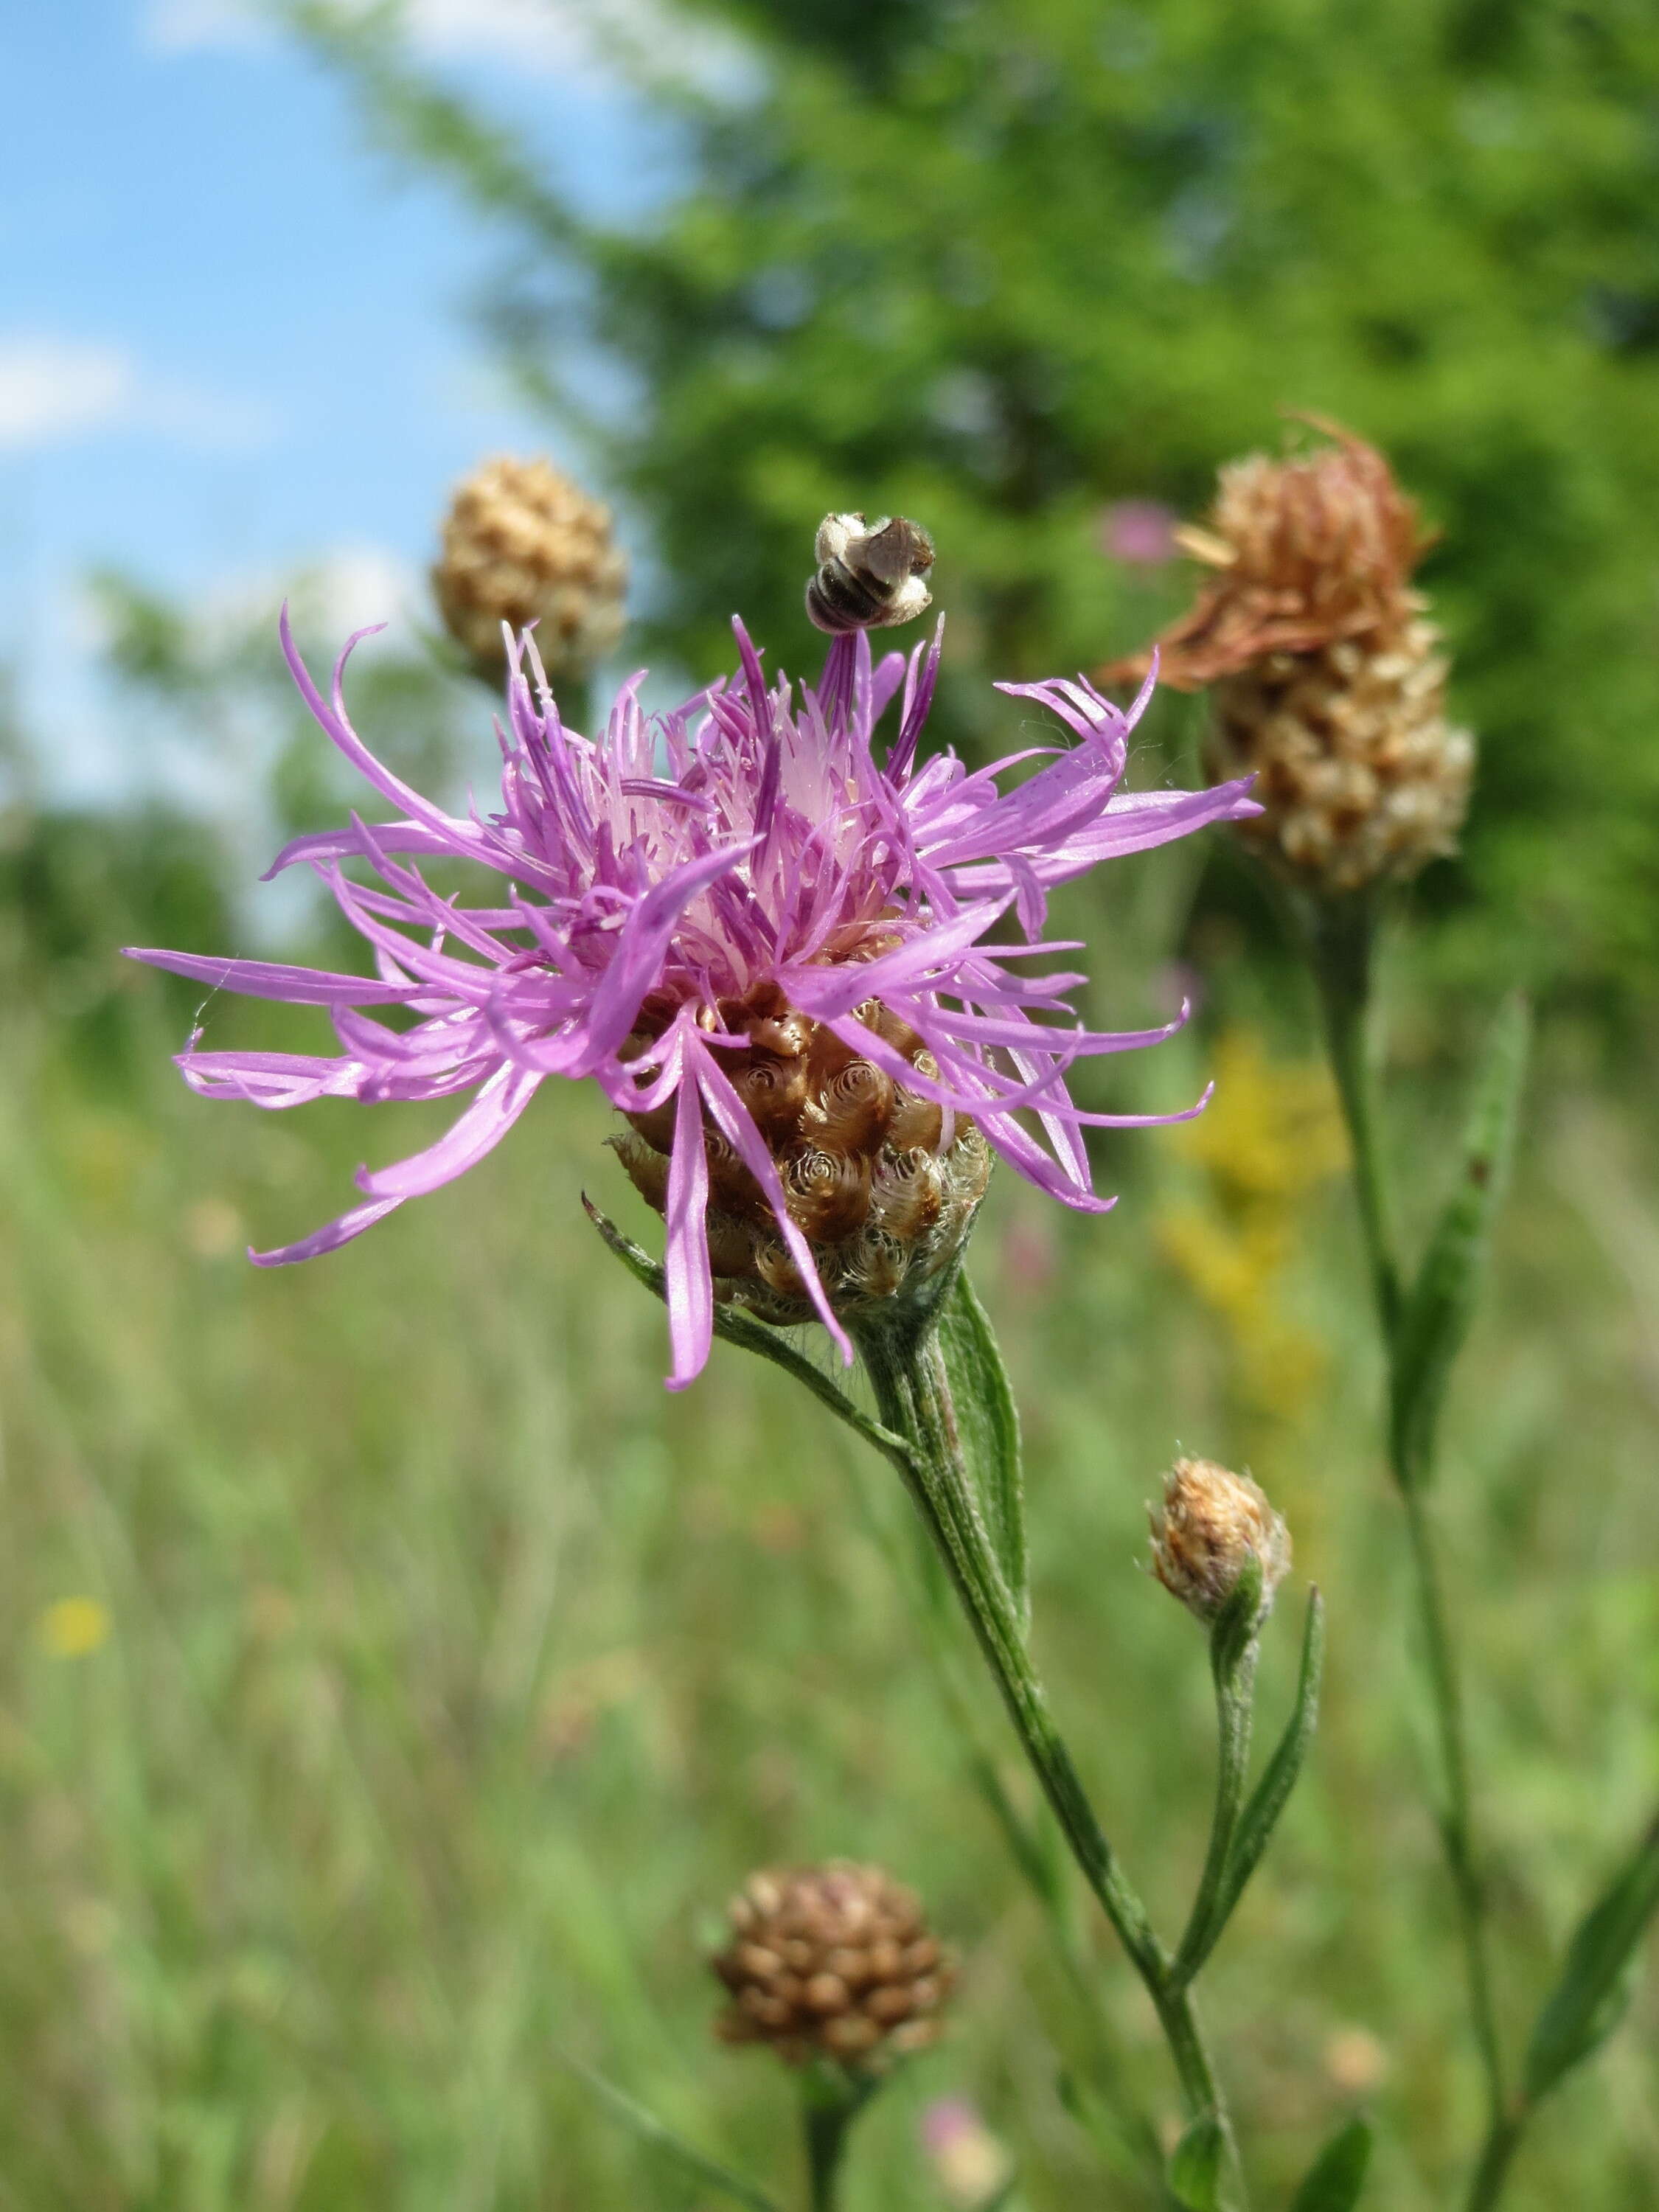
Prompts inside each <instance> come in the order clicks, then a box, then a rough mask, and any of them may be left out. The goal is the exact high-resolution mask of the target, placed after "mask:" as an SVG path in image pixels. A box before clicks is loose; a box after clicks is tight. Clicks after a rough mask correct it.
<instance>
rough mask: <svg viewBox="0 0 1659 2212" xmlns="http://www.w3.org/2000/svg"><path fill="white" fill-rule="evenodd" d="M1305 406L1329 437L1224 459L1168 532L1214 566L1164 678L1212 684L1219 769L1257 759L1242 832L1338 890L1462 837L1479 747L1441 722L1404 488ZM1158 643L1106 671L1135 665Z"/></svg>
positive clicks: (1270, 856)
mask: <svg viewBox="0 0 1659 2212" xmlns="http://www.w3.org/2000/svg"><path fill="white" fill-rule="evenodd" d="M1308 419H1309V420H1310V421H1311V422H1314V423H1315V427H1316V428H1319V429H1322V430H1323V431H1325V432H1326V433H1327V434H1328V436H1329V438H1330V440H1331V441H1332V442H1331V443H1330V444H1328V445H1325V446H1322V447H1319V448H1318V449H1317V450H1316V451H1315V452H1312V453H1303V454H1296V455H1291V456H1290V457H1288V458H1286V459H1279V460H1273V459H1268V458H1267V456H1266V455H1264V454H1261V453H1255V454H1252V455H1250V456H1249V458H1248V459H1244V460H1242V461H1235V462H1232V463H1231V464H1230V465H1228V466H1227V467H1225V468H1224V469H1223V470H1222V471H1221V478H1220V488H1219V490H1218V495H1217V498H1216V501H1215V505H1214V507H1212V510H1211V512H1210V513H1209V514H1208V515H1207V516H1206V519H1205V520H1204V522H1203V524H1202V525H1201V526H1198V527H1196V528H1188V529H1186V530H1183V531H1182V532H1178V533H1177V535H1178V537H1179V539H1180V542H1181V544H1182V546H1183V548H1184V550H1186V551H1188V553H1190V554H1191V555H1192V556H1194V558H1195V559H1197V560H1199V561H1201V562H1204V563H1205V564H1206V567H1208V568H1211V569H1212V570H1213V571H1214V574H1212V577H1211V579H1210V580H1209V581H1208V582H1207V583H1206V584H1205V586H1203V588H1202V590H1201V591H1200V593H1199V596H1198V598H1197V599H1196V601H1195V602H1194V605H1192V607H1190V608H1189V609H1188V611H1187V613H1186V614H1184V615H1182V617H1180V619H1179V620H1178V621H1176V622H1175V623H1172V624H1171V625H1170V628H1169V629H1167V630H1165V631H1164V633H1163V635H1161V636H1160V637H1159V638H1158V641H1157V645H1158V656H1159V673H1160V676H1161V678H1162V680H1163V681H1164V682H1165V683H1167V684H1170V685H1172V686H1173V687H1174V688H1175V689H1176V690H1182V691H1191V690H1200V689H1201V688H1203V687H1205V686H1209V687H1210V689H1211V696H1212V706H1213V708H1214V723H1213V727H1212V735H1211V739H1210V743H1209V746H1208V750H1207V759H1206V766H1207V767H1208V769H1209V771H1210V774H1211V776H1212V780H1214V781H1217V782H1220V781H1225V780H1226V779H1228V778H1231V777H1233V776H1237V775H1248V774H1250V773H1254V774H1255V779H1256V781H1255V789H1254V792H1253V794H1252V795H1253V796H1254V797H1255V799H1259V800H1260V801H1261V805H1262V808H1263V811H1262V812H1261V814H1260V815H1258V816H1255V817H1253V818H1252V819H1250V820H1249V821H1246V822H1241V823H1238V824H1237V835H1238V836H1241V837H1243V839H1244V840H1245V841H1246V842H1247V843H1249V845H1250V846H1251V847H1252V848H1253V849H1255V851H1257V852H1258V853H1260V854H1261V855H1262V856H1263V857H1264V858H1265V859H1267V860H1269V861H1271V862H1272V863H1273V865H1274V866H1276V867H1278V868H1279V871H1280V872H1282V873H1285V874H1287V875H1288V876H1290V877H1291V879H1292V880H1297V881H1301V882H1303V883H1305V884H1309V885H1310V887H1312V888H1314V889H1316V890H1320V891H1323V892H1328V893H1340V892H1345V891H1352V890H1360V889H1361V888H1363V887H1364V885H1365V884H1370V883H1374V882H1376V881H1379V880H1382V879H1384V878H1404V877H1407V876H1412V875H1414V874H1416V873H1417V872H1418V871H1419V869H1420V868H1422V867H1423V866H1425V864H1426V862H1428V861H1429V860H1432V859H1434V858H1435V857H1436V856H1437V854H1444V853H1449V852H1452V851H1454V850H1455V848H1456V841H1457V832H1458V830H1459V829H1460V828H1461V826H1462V820H1463V817H1464V814H1465V812H1466V811H1467V810H1468V794H1469V784H1470V779H1471V776H1472V773H1473V769H1474V741H1473V739H1472V738H1470V737H1469V735H1468V732H1467V731H1462V730H1455V729H1452V728H1450V727H1449V726H1448V723H1447V720H1446V702H1445V687H1446V672H1447V665H1446V662H1445V659H1444V658H1443V656H1442V654H1441V653H1440V652H1439V633H1438V631H1437V629H1435V627H1434V625H1433V624H1432V623H1430V622H1429V621H1427V620H1426V619H1425V616H1424V605H1425V602H1424V600H1423V599H1422V598H1421V596H1420V595H1419V593H1418V592H1414V591H1413V589H1412V588H1411V576H1412V572H1413V569H1414V568H1415V567H1416V565H1417V562H1419V559H1420V558H1421V556H1422V555H1423V553H1424V552H1425V550H1426V549H1427V547H1428V545H1429V544H1430V543H1431V539H1430V538H1429V537H1428V536H1427V535H1426V534H1425V532H1423V531H1422V529H1421V527H1420V526H1419V518H1418V513H1417V509H1416V507H1415V505H1414V504H1413V501H1410V500H1409V499H1407V496H1406V495H1405V494H1404V493H1403V492H1402V491H1401V489H1400V486H1399V485H1398V484H1397V483H1395V478H1394V476H1393V473H1392V471H1390V469H1389V465H1388V462H1387V461H1386V460H1385V459H1383V455H1382V454H1381V453H1378V452H1377V450H1376V447H1373V446H1368V445H1366V444H1365V443H1364V441H1363V440H1361V439H1358V438H1356V437H1354V436H1353V435H1352V434H1351V433H1350V432H1348V431H1346V430H1344V429H1341V428H1340V427H1339V426H1337V425H1335V424H1334V423H1325V422H1319V421H1318V420H1317V418H1314V417H1310V418H1308ZM1151 659H1152V655H1151V652H1150V651H1148V652H1146V653H1139V654H1136V655H1133V657H1132V658H1130V659H1127V660H1123V661H1119V662H1116V663H1115V664H1114V665H1112V666H1111V667H1110V668H1109V669H1107V670H1106V671H1104V675H1105V677H1106V678H1108V679H1109V680H1112V681H1116V682H1127V681H1128V680H1130V679H1132V678H1133V679H1138V678H1139V677H1140V676H1143V675H1144V674H1145V673H1146V669H1147V667H1148V666H1149V665H1150V663H1151Z"/></svg>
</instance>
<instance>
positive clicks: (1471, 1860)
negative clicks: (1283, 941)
mask: <svg viewBox="0 0 1659 2212" xmlns="http://www.w3.org/2000/svg"><path fill="white" fill-rule="evenodd" d="M1375 933H1376V915H1375V911H1374V909H1373V908H1372V907H1371V906H1370V903H1369V902H1368V901H1367V900H1366V899H1364V897H1363V896H1361V897H1359V898H1356V899H1353V900H1350V901H1346V902H1340V903H1338V902H1333V903H1332V904H1329V905H1327V906H1325V907H1323V908H1321V909H1320V911H1319V913H1318V915H1317V916H1316V918H1314V919H1313V920H1311V921H1308V922H1307V923H1306V925H1305V930H1304V936H1305V941H1306V943H1307V944H1308V946H1309V949H1310V957H1311V960H1312V965H1313V970H1314V976H1315V980H1316V982H1317V984H1318V987H1319V1000H1320V1009H1321V1012H1322V1017H1323V1020H1324V1028H1325V1041H1326V1045H1327V1048H1328V1051H1329V1054H1330V1060H1331V1069H1332V1073H1333V1074H1334V1077H1335V1079H1336V1086H1337V1091H1338V1094H1339V1096H1340V1099H1341V1102H1342V1111H1343V1115H1344V1119H1345V1120H1346V1124H1347V1130H1348V1140H1349V1144H1350V1146H1351V1148H1352V1153H1353V1176H1354V1190H1355V1195H1356V1197H1357V1198H1358V1206H1359V1218H1360V1225H1361V1228H1362V1230H1363V1231H1364V1241H1365V1254H1366V1260H1367V1262H1368V1265H1369V1267H1370V1277H1371V1288H1372V1295H1373V1297H1374V1300H1375V1303H1376V1316H1377V1324H1378V1328H1379V1330H1380V1332H1381V1334H1382V1338H1383V1357H1384V1359H1385V1361H1386V1363H1387V1367H1388V1374H1389V1401H1390V1403H1392V1402H1393V1399H1394V1396H1395V1390H1396V1388H1397V1375H1396V1361H1397V1354H1398V1348H1399V1323H1400V1313H1401V1276H1400V1269H1399V1266H1398V1263H1397V1261H1396V1260H1395V1251H1394V1243H1393V1236H1392V1231H1391V1229H1390V1225H1389V1195H1388V1182H1387V1175H1386V1170H1385V1167H1384V1163H1383V1148H1382V1142H1381V1136H1380V1126H1379V1116H1378V1112H1377V1104H1376V1085H1375V1080H1374V1076H1373V1073H1372V1057H1371V1051H1370V1000H1371V946H1372V940H1373V939H1374V936H1375ZM1390 1466H1391V1470H1392V1473H1393V1474H1394V1478H1395V1485H1396V1486H1397V1488H1398V1490H1399V1492H1400V1496H1401V1501H1402V1503H1403V1504H1404V1506H1405V1509H1406V1522H1407V1534H1408V1538H1409V1544H1408V1550H1409V1556H1410V1559H1411V1567H1412V1583H1413V1599H1414V1602H1415V1605H1416V1609H1417V1615H1418V1620H1419V1626H1420V1630H1421V1633H1422V1638H1423V1647H1424V1653H1425V1661H1426V1665H1427V1670H1428V1680H1429V1692H1430V1696H1429V1702H1430V1708H1431V1715H1432V1718H1433V1723H1434V1730H1435V1738H1436V1746H1437V1756H1438V1760H1439V1765H1440V1779H1441V1801H1442V1802H1441V1809H1440V1813H1439V1818H1438V1823H1437V1825H1438V1826H1439V1830H1440V1837H1441V1843H1442V1847H1443V1850H1444V1852H1445V1857H1446V1864H1447V1869H1448V1871H1449V1874H1450V1876H1451V1882H1452V1892H1453V1897H1454V1899H1455V1905H1456V1911H1457V1920H1458V1931H1459V1935H1460V1937H1461V1940H1462V1949H1463V1962H1464V1973H1465V1978H1466V1980H1467V1983H1468V1999H1469V2011H1470V2016H1471V2020H1472V2022H1473V2027H1474V2039H1475V2044H1476V2046H1477V2049H1478V2051H1479V2053H1480V2065H1481V2070H1482V2073H1483V2075H1484V2076H1485V2080H1486V2099H1487V2105H1488V2109H1489V2114H1490V2125H1491V2130H1492V2135H1491V2136H1490V2138H1489V2143H1488V2148H1489V2152H1490V2151H1491V2147H1492V2143H1494V2142H1497V2141H1498V2139H1499V2137H1500V2136H1504V2131H1505V2130H1506V2129H1507V2128H1508V2127H1509V2126H1510V2124H1511V2123H1510V2118H1509V2106H1508V2103H1507V2098H1506V2092H1505V2087H1504V2060H1503V2050H1502V2045H1501V2043H1500V2041H1499V2038H1498V2016H1497V2007H1496V2004H1495V2002H1494V1998H1493V1993H1492V1960H1491V1954H1490V1946H1489V1943H1488V1939H1487V1931H1486V1897H1485V1892H1484V1888H1483V1885H1482V1883H1481V1881H1480V1869H1479V1854H1478V1852H1477V1850H1476V1846H1475V1842H1474V1818H1473V1813H1472V1801H1471V1793H1470V1789H1469V1768H1468V1743H1467V1737H1466V1732H1465V1729H1464V1723H1463V1698H1462V1683H1461V1680H1460V1676H1459V1671H1458V1664H1457V1656H1456V1651H1455V1647H1454V1645H1453V1642H1452V1637H1451V1627H1450V1623H1449V1619H1448V1616H1447V1613H1446V1607H1445V1602H1444V1599H1443V1595H1442V1591H1441V1583H1440V1572H1439V1566H1438V1562H1437V1559H1436V1555H1435V1549H1434V1532H1433V1529H1432V1528H1431V1525H1430V1523H1429V1520H1428V1516H1427V1515H1426V1513H1425V1510H1424V1506H1423V1498H1422V1492H1423V1488H1424V1486H1425V1484H1426V1481H1427V1478H1428V1476H1429V1474H1430V1472H1431V1470H1430V1468H1428V1467H1427V1466H1423V1465H1419V1466H1418V1467H1416V1468H1407V1467H1404V1466H1401V1464H1400V1463H1399V1462H1398V1461H1397V1460H1396V1459H1395V1457H1394V1455H1393V1454H1392V1453H1391V1454H1390ZM1514 2125H1515V2129H1516V2136H1517V2139H1518V2132H1519V2123H1518V2122H1516V2123H1514ZM1514 2148H1515V2144H1514V2142H1509V2143H1508V2146H1507V2148H1505V2149H1504V2151H1503V2153H1502V2157H1501V2161H1500V2163H1499V2164H1498V2166H1496V2167H1495V2168H1494V2174H1495V2179H1493V2181H1492V2188H1493V2189H1494V2190H1495V2189H1496V2188H1497V2187H1498V2186H1499V2185H1501V2181H1502V2177H1503V2172H1504V2169H1505V2168H1506V2167H1507V2166H1508V2163H1509V2160H1510V2157H1511V2156H1512V2155H1513V2153H1514ZM1493 2155H1495V2154H1493ZM1485 2170H1486V2168H1485V2166H1483V2168H1482V2171H1483V2172H1484V2171H1485ZM1488 2201H1495V2198H1494V2199H1492V2200H1488Z"/></svg>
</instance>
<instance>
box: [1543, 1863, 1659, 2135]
mask: <svg viewBox="0 0 1659 2212" xmlns="http://www.w3.org/2000/svg"><path fill="white" fill-rule="evenodd" d="M1656 1907H1659V1820H1656V1821H1655V1822H1654V1824H1653V1826H1651V1827H1650V1829H1649V1830H1648V1832H1647V1834H1646V1835H1645V1836H1644V1838H1642V1841H1641V1843H1640V1844H1638V1846H1637V1849H1636V1850H1635V1852H1634V1853H1633V1854H1632V1857H1630V1858H1629V1859H1627V1860H1626V1863H1625V1864H1624V1865H1623V1866H1622V1867H1621V1868H1620V1870H1619V1872H1618V1874H1617V1875H1615V1876H1614V1878H1613V1881H1612V1882H1611V1883H1610V1884H1609V1885H1608V1887H1607V1890H1606V1891H1605V1892H1604V1893H1603V1894H1602V1896H1601V1898H1600V1899H1597V1901H1596V1903H1595V1905H1592V1906H1591V1907H1590V1909H1589V1911H1588V1912H1587V1913H1586V1914H1585V1915H1584V1917H1583V1919H1582V1920H1581V1921H1580V1922H1579V1923H1578V1927H1577V1932H1576V1933H1575V1935H1574V1936H1573V1939H1572V1942H1571V1943H1570V1944H1569V1945H1568V1947H1567V1956H1566V1963H1565V1966H1563V1967H1562V1969H1561V1978H1560V1980H1559V1982H1558V1983H1557V1984H1556V1985H1555V1988H1554V1990H1553V1992H1552V1994H1551V1995H1550V1996H1549V1997H1548V1998H1547V2001H1546V2002H1545V2004H1544V2008H1543V2010H1542V2011H1541V2013H1540V2014H1539V2016H1538V2025H1537V2026H1536V2027H1534V2030H1533V2033H1532V2041H1531V2044H1530V2045H1528V2051H1527V2063H1526V2070H1525V2075H1524V2077H1523V2085H1522V2086H1523V2088H1524V2092H1525V2094H1526V2096H1527V2097H1528V2100H1532V2101H1535V2100H1537V2099H1538V2098H1540V2097H1541V2096H1543V2095H1544V2094H1545V2093H1546V2092H1547V2091H1548V2090H1550V2089H1552V2088H1553V2087H1554V2086H1555V2084H1556V2083H1557V2082H1558V2081H1559V2080H1560V2079H1561V2077H1562V2075H1564V2074H1566V2073H1568V2072H1570V2071H1571V2069H1572V2068H1573V2067H1575V2066H1577V2064H1578V2063H1579V2062H1580V2061H1581V2060H1582V2059H1585V2058H1588V2057H1589V2055H1590V2053H1591V2052H1592V2051H1595V2049H1596V2048H1597V2047H1598V2045H1601V2044H1602V2043H1604V2042H1605V2041H1606V2040H1607V2037H1608V2036H1609V2035H1610V2034H1611V2033H1613V2029H1614V2028H1615V2027H1617V2026H1618V2025H1619V2021H1620V2015H1622V2014H1623V2012H1624V2009H1625V2007H1626V2003H1627V2002H1629V1998H1630V1983H1631V1975H1632V1971H1633V1969H1634V1966H1635V1954H1636V1948H1637V1946H1638V1943H1639V1942H1641V1940H1642V1936H1643V1934H1644V1930H1645V1929H1646V1928H1647V1924H1648V1923H1649V1921H1650V1919H1651V1918H1652V1917H1653V1914H1654V1911H1655V1908H1656Z"/></svg>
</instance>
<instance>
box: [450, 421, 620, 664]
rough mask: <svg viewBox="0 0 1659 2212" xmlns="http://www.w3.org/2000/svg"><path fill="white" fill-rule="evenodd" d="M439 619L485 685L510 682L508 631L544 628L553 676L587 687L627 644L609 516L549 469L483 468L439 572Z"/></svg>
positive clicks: (453, 512) (454, 518)
mask: <svg viewBox="0 0 1659 2212" xmlns="http://www.w3.org/2000/svg"><path fill="white" fill-rule="evenodd" d="M432 586H433V590H434V592H435V593H436V595H437V600H438V608H439V611H440V612H441V615H442V616H443V619H444V623H445V626H446V628H447V629H448V631H449V634H450V635H451V636H452V637H453V639H454V640H455V641H456V643H457V644H458V645H459V646H461V647H463V648H464V649H465V652H466V653H467V654H468V655H469V656H470V657H471V660H472V663H473V665H474V666H475V667H476V668H477V671H478V673H479V674H480V676H483V677H484V678H487V679H488V680H489V682H491V683H499V682H500V681H501V678H502V676H503V674H504V672H505V669H506V659H505V655H504V653H503V649H502V644H501V624H502V623H507V626H508V628H509V629H511V630H512V631H513V633H514V634H515V635H516V634H517V633H518V632H519V631H520V630H521V629H524V628H526V625H527V624H529V623H535V625H536V647H537V650H538V653H540V654H541V657H542V662H543V665H544V667H545V668H546V670H547V672H548V674H549V675H550V676H551V677H554V678H557V677H559V676H561V675H568V676H574V677H581V676H585V675H586V674H587V672H588V671H590V670H591V669H592V666H593V665H594V663H595V662H596V661H599V660H601V659H604V657H605V654H606V653H609V652H610V650H611V647H612V646H614V645H615V644H616V642H617V638H618V637H619V636H620V635H622V626H623V611H624V594H625V592H626V590H627V586H628V562H627V558H626V556H625V555H623V553H622V552H621V551H620V550H618V548H617V545H616V544H615V542H614V540H613V538H612V535H611V511H610V509H609V508H608V507H604V506H602V505H601V504H600V503H599V501H598V500H595V499H590V498H589V496H588V495H587V494H586V492H585V491H583V490H582V489H581V488H580V485H578V484H575V483H572V481H571V479H570V478H569V477H567V476H565V475H563V474H562V473H561V471H559V470H557V469H556V468H555V467H553V465H551V463H550V462H548V461H545V460H533V461H520V460H513V459H507V458H506V457H501V458H499V459H495V460H489V461H485V462H484V463H483V465H482V466H481V467H479V468H477V469H475V470H474V471H473V472H472V474H471V476H469V477H465V478H464V479H463V480H462V482H461V483H459V484H458V485H457V486H456V489H455V493H454V496H453V500H452V501H451V503H450V507H449V512H448V513H447V515H446V516H445V518H444V523H443V552H442V555H441V558H440V559H439V561H438V562H437V564H436V566H435V568H434V569H433V571H432Z"/></svg>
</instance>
